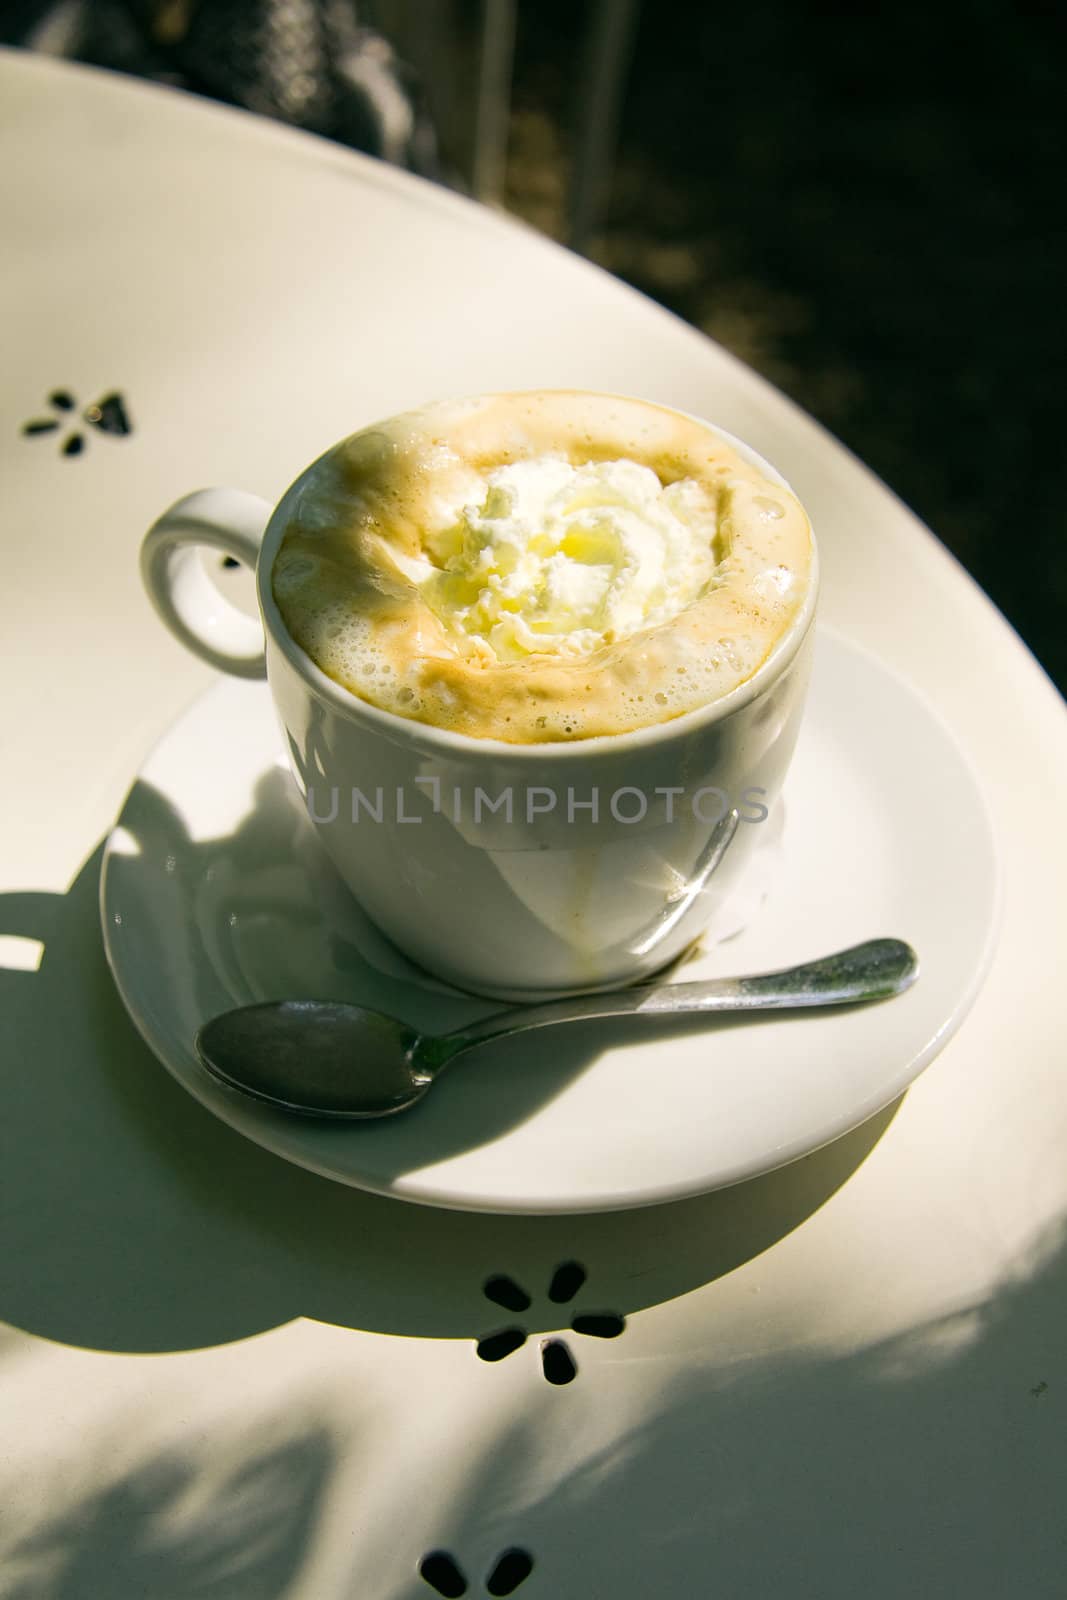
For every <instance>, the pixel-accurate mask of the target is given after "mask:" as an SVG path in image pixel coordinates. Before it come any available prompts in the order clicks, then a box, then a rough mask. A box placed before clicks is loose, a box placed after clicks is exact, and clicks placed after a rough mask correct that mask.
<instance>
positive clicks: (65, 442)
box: [22, 389, 133, 456]
mask: <svg viewBox="0 0 1067 1600" xmlns="http://www.w3.org/2000/svg"><path fill="white" fill-rule="evenodd" d="M48 404H49V405H50V406H51V408H52V412H53V415H51V416H47V417H31V418H30V420H29V421H28V422H24V423H23V424H22V432H23V433H24V434H25V435H26V437H27V438H31V439H34V438H37V437H38V436H40V435H42V434H46V433H58V434H61V438H60V441H59V451H60V454H61V455H64V456H80V455H81V453H82V451H83V450H84V449H85V445H86V442H87V441H86V435H85V434H84V433H82V432H81V431H80V430H79V429H78V428H77V427H75V429H74V431H73V432H69V433H68V432H64V431H63V430H64V428H65V426H66V425H67V424H68V423H70V422H72V421H73V420H74V419H73V413H74V412H75V410H76V409H77V405H78V402H77V400H75V398H74V396H73V395H72V394H71V392H70V390H69V389H53V390H52V392H51V394H50V395H49V396H48ZM81 415H82V420H83V421H85V422H87V423H89V425H90V427H93V428H96V429H97V430H98V431H99V432H100V433H109V434H112V435H114V436H115V437H116V438H124V437H125V436H126V435H127V434H129V433H132V432H133V423H132V422H131V421H130V415H129V412H128V411H127V409H126V402H125V400H124V399H123V397H122V395H121V394H119V392H118V390H117V389H116V390H112V392H111V393H110V394H105V395H102V396H101V397H100V399H99V400H94V401H93V402H92V404H91V405H87V406H86V407H85V408H84V409H83V411H82V414H81Z"/></svg>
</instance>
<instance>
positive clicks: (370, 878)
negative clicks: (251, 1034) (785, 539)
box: [141, 424, 818, 1001]
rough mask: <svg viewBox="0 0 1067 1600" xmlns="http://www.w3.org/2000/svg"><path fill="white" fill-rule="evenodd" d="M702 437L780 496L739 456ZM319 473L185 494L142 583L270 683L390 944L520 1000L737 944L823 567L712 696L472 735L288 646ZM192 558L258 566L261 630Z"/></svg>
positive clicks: (460, 981)
mask: <svg viewBox="0 0 1067 1600" xmlns="http://www.w3.org/2000/svg"><path fill="white" fill-rule="evenodd" d="M702 426H706V427H708V428H709V429H710V431H711V432H713V433H716V434H719V435H720V436H721V437H723V438H725V439H726V440H727V441H728V442H729V443H730V444H731V445H733V447H734V448H735V449H736V450H737V451H738V452H739V454H741V455H742V456H743V457H744V458H745V459H746V460H748V461H749V462H751V463H752V464H753V465H755V466H757V467H758V468H759V469H760V470H761V471H762V472H763V473H764V475H765V476H767V477H768V478H770V479H772V480H773V481H775V482H778V483H782V484H784V482H785V480H784V479H783V478H782V477H781V475H780V474H779V473H778V472H776V471H775V470H774V468H772V467H771V466H770V465H769V464H768V463H767V462H766V461H764V460H763V459H762V458H761V457H760V456H759V455H758V454H757V453H756V452H755V451H753V450H752V449H751V448H750V447H749V446H747V445H745V444H743V443H742V442H741V441H739V440H737V439H735V438H734V437H733V436H732V435H731V434H729V433H726V432H725V431H724V430H723V429H720V428H713V427H711V425H710V424H702ZM312 470H313V467H309V468H308V469H307V470H306V471H305V472H304V473H302V474H301V476H300V477H299V478H298V479H297V480H296V482H295V483H294V484H293V485H292V486H291V487H290V488H289V489H288V490H287V491H286V493H285V495H284V496H283V497H282V499H281V501H280V502H279V504H278V506H277V507H276V508H275V509H274V510H273V511H272V509H271V507H270V506H269V505H268V504H267V503H266V502H265V501H263V500H261V499H259V498H258V497H256V496H254V495H249V494H246V493H244V492H243V491H240V490H234V489H205V490H201V491H199V492H198V493H196V494H191V495H188V496H186V497H185V498H184V499H182V500H180V501H178V502H177V504H176V505H174V506H172V507H171V508H170V510H169V511H166V512H165V513H164V514H163V516H161V517H160V518H159V520H158V521H157V522H156V523H155V524H154V526H153V527H152V528H151V529H150V530H149V532H148V534H147V535H146V537H145V540H144V544H143V547H142V552H141V570H142V576H143V579H144V583H145V587H146V589H147V591H148V594H149V596H150V598H151V599H152V601H153V603H154V605H155V606H156V608H157V610H158V611H159V613H160V615H161V616H162V618H163V620H164V621H165V622H166V623H167V625H168V627H169V628H170V629H171V630H172V632H174V633H175V634H176V636H177V637H178V638H179V639H181V640H182V642H183V643H184V644H186V645H187V646H188V647H189V648H190V649H192V650H193V651H194V652H195V653H196V654H197V655H199V656H201V657H202V658H203V659H205V660H207V661H208V662H210V663H211V664H212V665H214V666H216V667H219V668H221V669H222V670H223V671H226V672H230V673H235V674H237V675H239V676H242V677H251V678H255V677H262V676H263V675H264V674H265V675H266V677H267V680H268V683H269V686H270V691H271V694H272V696H273V699H274V705H275V708H276V711H277V714H278V717H279V720H280V722H281V726H282V731H283V733H284V735H285V739H286V744H287V748H288V752H289V757H290V762H291V765H292V769H293V772H294V775H295V777H296V780H297V783H298V784H299V786H300V790H301V792H302V794H303V796H304V800H305V804H306V806H307V808H308V812H309V815H310V816H311V818H312V821H313V822H314V823H315V826H316V829H317V831H318V834H319V837H320V839H321V840H322V843H323V845H324V846H325V848H326V850H327V852H328V854H329V855H330V857H331V859H332V861H333V863H334V865H335V866H336V868H337V870H338V871H339V873H340V874H341V876H342V878H344V880H345V881H346V883H347V884H348V885H349V887H350V888H351V890H352V891H353V893H354V894H355V895H356V896H357V898H358V899H359V901H360V903H361V905H362V906H363V908H364V909H365V910H366V911H367V913H368V914H369V915H370V916H371V917H372V918H373V920H374V921H375V922H376V923H377V924H378V926H379V927H380V928H381V929H382V930H383V932H384V933H385V934H386V935H388V937H389V938H391V939H392V940H393V941H394V942H395V943H396V944H397V945H398V946H399V947H400V948H401V949H402V950H403V951H404V952H405V953H406V954H407V955H409V956H410V957H412V958H413V959H414V960H415V961H417V962H419V963H420V964H421V965H423V966H424V967H426V968H428V969H429V970H431V971H432V972H434V973H436V974H438V975H439V976H440V977H443V978H445V979H447V980H448V981H450V982H452V983H454V984H456V985H458V986H459V987H461V988H464V989H470V990H473V991H474V992H476V993H479V994H486V995H491V996H496V997H499V998H502V999H508V1000H520V1001H521V1000H533V999H539V998H543V997H545V996H548V995H556V994H563V993H574V992H578V991H581V990H584V989H595V988H603V987H612V986H615V985H618V984H622V983H627V982H630V981H633V980H635V979H641V978H645V977H647V976H649V975H650V974H652V973H654V972H656V971H657V970H658V969H660V968H662V967H664V966H666V965H668V964H669V963H670V962H671V961H673V960H674V959H675V958H676V957H677V956H678V955H679V954H680V953H681V952H682V951H683V950H684V949H685V948H686V946H687V945H689V944H690V943H691V942H692V941H693V940H694V939H695V938H696V936H697V935H698V934H700V933H701V932H702V931H704V930H705V929H709V930H710V931H711V932H712V933H713V934H714V933H716V932H717V933H718V934H719V936H722V935H723V934H724V933H725V932H727V931H734V929H735V928H736V926H737V922H738V911H737V904H738V897H739V896H743V895H744V892H745V883H746V881H747V880H748V878H749V874H750V873H751V871H752V861H753V857H754V856H755V855H756V854H757V853H758V852H759V850H760V846H761V845H765V844H767V843H768V842H769V840H770V839H771V837H772V836H773V834H774V831H775V829H774V823H775V820H776V807H777V805H778V802H779V797H780V793H781V788H782V783H783V780H784V778H785V774H786V770H787V768H788V765H789V760H790V757H791V755H792V752H793V746H794V744H795V741H796V736H797V732H798V729H799V724H800V717H801V713H802V709H803V702H804V695H805V689H806V685H807V678H808V671H809V667H810V657H811V645H812V640H813V629H812V622H813V618H814V614H815V604H816V595H817V588H818V571H817V559H816V557H815V555H814V552H813V558H812V566H811V572H810V577H809V580H808V586H807V590H806V593H805V597H804V601H803V604H802V606H801V607H800V609H799V610H798V612H797V614H796V615H795V616H794V618H793V620H792V621H791V622H790V624H789V625H788V627H787V628H786V629H785V631H784V632H783V633H782V634H781V635H780V636H779V638H778V639H777V641H776V642H775V644H774V647H773V648H772V650H771V652H770V654H769V655H768V656H767V658H766V659H765V660H764V661H763V663H762V664H761V665H760V667H759V668H758V669H757V671H756V672H755V673H754V674H753V675H752V676H751V677H750V678H748V679H747V680H746V681H745V682H743V683H741V684H740V685H739V686H738V687H736V688H735V689H733V690H732V691H731V692H730V693H728V694H726V695H724V696H722V697H721V698H720V699H717V700H714V701H712V702H711V703H709V704H708V705H706V706H704V707H702V708H700V709H698V710H695V711H690V712H687V713H685V714H684V715H682V716H678V717H674V718H672V719H671V720H669V721H665V722H662V723H656V724H653V725H651V726H648V727H644V728H639V729H636V730H634V731H631V732H624V733H617V734H609V735H602V736H599V737H594V738H588V739H575V740H569V741H566V742H562V741H561V742H554V743H538V744H514V743H507V742H504V741H503V740H496V739H483V738H474V737H471V736H468V735H466V734H461V733H455V732H452V731H449V730H446V729H443V728H439V727H436V726H432V725H429V724H426V723H420V722H417V721H413V720H411V719H409V718H406V717H401V716H397V715H395V714H394V713H392V712H389V711H384V710H381V709H379V708H378V707H376V706H373V705H371V704H369V703H368V702H367V701H364V700H362V699H360V698H359V697H357V696H356V695H354V694H352V693H351V692H350V691H349V690H347V689H345V688H343V687H342V686H341V685H340V684H338V683H336V682H335V681H334V680H333V679H332V678H330V677H328V676H327V675H326V674H325V673H324V672H322V671H321V670H320V668H319V667H318V666H317V665H316V664H315V662H314V661H313V660H312V659H311V658H310V657H309V656H308V655H307V654H306V653H305V651H304V650H303V649H302V648H301V647H300V646H299V645H298V644H297V643H296V642H295V641H294V639H293V638H292V637H291V635H290V634H289V633H288V631H287V629H286V627H285V624H284V622H283V621H282V618H281V615H280V613H279V611H278V607H277V605H276V603H275V600H274V595H273V593H272V587H271V572H272V568H273V565H274V560H275V557H276V556H277V553H278V548H279V545H280V543H281V539H282V536H283V533H284V531H285V528H286V524H287V521H288V517H289V514H290V510H291V508H292V506H293V505H294V503H295V499H296V497H297V495H298V494H299V492H300V490H301V488H302V486H303V484H304V481H305V479H306V477H307V476H308V474H309V473H310V472H311V471H312ZM785 486H786V487H788V485H785ZM198 546H199V547H208V548H210V549H214V550H218V551H221V552H223V553H224V554H226V555H231V556H234V557H236V559H237V560H238V561H241V562H243V563H245V564H246V565H248V566H249V567H252V568H254V569H255V571H256V587H257V595H258V601H259V609H260V616H261V619H262V626H261V625H260V623H258V622H256V621H255V620H254V619H253V618H251V617H248V616H246V615H244V614H243V613H241V612H240V611H238V610H237V609H236V608H235V607H234V606H233V605H231V604H230V602H229V601H227V600H225V599H224V598H223V597H222V596H221V595H220V594H219V592H218V590H217V589H216V588H215V586H214V584H213V583H212V582H211V580H210V578H209V577H208V575H207V573H206V571H205V570H204V567H203V565H202V563H201V561H200V559H199V556H198V553H197V547H198Z"/></svg>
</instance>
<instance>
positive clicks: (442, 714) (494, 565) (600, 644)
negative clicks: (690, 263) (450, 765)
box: [272, 391, 813, 743]
mask: <svg viewBox="0 0 1067 1600" xmlns="http://www.w3.org/2000/svg"><path fill="white" fill-rule="evenodd" d="M812 559H813V551H812V540H811V531H810V527H809V525H808V521H807V518H806V517H805V515H804V512H803V510H802V508H801V507H800V505H799V504H798V502H797V501H796V500H795V499H794V497H793V496H792V495H791V494H790V493H789V492H788V491H787V490H786V489H784V488H783V487H782V486H781V485H780V484H778V483H776V482H772V481H770V480H768V479H767V478H766V477H764V475H763V474H762V473H760V472H759V471H758V470H757V469H756V468H754V467H752V466H750V465H749V463H748V462H746V461H745V460H743V458H742V457H741V456H740V455H739V454H738V453H737V452H736V451H735V450H734V448H733V447H732V446H731V445H730V444H729V443H728V442H727V441H726V440H724V439H722V438H721V437H720V436H719V435H717V434H716V433H714V432H713V431H712V430H711V429H709V428H706V427H704V426H703V425H702V424H699V423H697V422H693V421H691V420H690V419H689V418H686V417H683V416H681V415H679V414H678V413H675V412H671V411H667V410H666V409H664V408H662V407H659V406H653V405H650V404H646V403H644V402H639V401H632V400H622V399H617V398H614V397H610V396H604V395H585V394H580V393H575V392H570V391H566V392H562V391H561V392H552V391H549V392H540V393H532V394H516V395H490V396H486V397H483V398H481V399H477V400H471V401H463V402H452V403H448V404H444V405H437V406H429V407H427V408H425V409H424V410H422V411H419V412H412V413H409V414H407V415H405V416H402V417H397V418H394V419H392V420H391V421H389V422H387V423H383V424H380V425H378V426H376V427H374V428H370V429H365V430H364V431H363V432H362V433H359V434H355V435H353V436H352V437H351V438H350V439H348V440H346V441H344V443H343V444H341V445H339V446H337V447H336V448H335V449H334V450H332V451H331V452H329V454H328V455H326V456H324V457H323V458H322V459H321V460H320V461H319V462H318V463H316V465H315V466H314V467H313V468H312V469H311V471H310V473H308V474H306V475H305V478H304V479H303V480H302V483H301V485H300V487H299V490H298V493H297V495H296V496H295V497H294V500H293V502H292V505H291V509H290V514H289V518H288V522H287V525H286V529H285V532H284V536H283V540H282V544H281V547H280V550H279V553H278V557H277V559H276V562H275V566H274V571H273V574H272V581H273V589H274V596H275V599H276V601H277V604H278V607H279V610H280V611H281V613H282V616H283V619H284V621H285V624H286V626H287V628H288V629H289V632H290V633H291V634H292V636H293V637H294V639H295V640H296V641H297V643H298V644H300V645H301V646H302V647H303V648H304V649H305V650H306V651H307V653H308V654H309V655H310V656H311V658H312V659H313V660H314V661H315V662H317V664H318V665H319V666H320V667H321V668H322V670H323V671H324V672H326V673H327V674H328V675H329V676H330V677H332V678H334V679H335V680H336V681H337V682H338V683H340V684H341V685H343V686H344V687H345V688H347V689H349V690H350V691H351V692H352V693H354V694H356V695H358V696H359V697H360V698H362V699H364V700H368V701H370V702H371V703H372V704H374V705H377V706H379V707H381V708H382V709H384V710H388V711H392V712H396V713H399V714H400V715H402V716H407V717H413V718H417V719H419V720H421V721H424V722H428V723H433V724H435V725H437V726H439V727H445V728H450V729H454V730H456V731H459V732H463V733H466V734H471V735H474V736H475V737H483V738H498V739H505V740H508V741H511V742H515V743H529V742H540V741H543V740H551V739H575V738H582V737H589V736H592V735H596V734H605V733H618V732H624V731H626V730H627V729H631V728H637V727H643V726H647V725H648V724H651V723H656V722H662V721H667V720H669V719H671V718H672V717H675V716H678V715H680V714H682V713H683V712H685V711H689V710H692V709H695V708H696V707H698V706H701V705H705V704H707V703H708V702H709V701H712V700H715V699H717V698H719V697H720V696H722V695H724V694H726V693H729V691H730V690H731V689H733V688H735V687H737V685H738V684H740V683H742V682H744V681H745V679H747V678H749V677H751V675H752V674H753V673H754V672H755V671H756V670H757V668H758V667H759V665H760V664H761V662H762V661H763V660H765V659H766V656H767V655H768V654H769V652H770V650H771V649H772V648H773V646H774V644H775V642H776V641H777V639H778V638H779V637H780V636H781V635H782V633H783V632H784V631H785V630H786V629H787V628H788V626H789V624H790V622H791V621H792V619H793V617H794V616H795V615H796V612H797V611H798V610H799V608H800V607H801V605H802V604H803V600H804V596H805V594H806V592H807V585H808V580H809V577H810V574H811V567H812Z"/></svg>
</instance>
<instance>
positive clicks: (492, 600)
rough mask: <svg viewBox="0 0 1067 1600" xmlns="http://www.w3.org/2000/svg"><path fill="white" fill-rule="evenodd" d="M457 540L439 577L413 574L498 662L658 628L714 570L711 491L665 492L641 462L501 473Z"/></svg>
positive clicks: (513, 467) (586, 649) (522, 467)
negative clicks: (453, 551)
mask: <svg viewBox="0 0 1067 1600" xmlns="http://www.w3.org/2000/svg"><path fill="white" fill-rule="evenodd" d="M452 539H453V540H454V541H455V544H456V547H457V548H456V550H455V553H454V554H453V555H451V556H450V557H449V558H448V559H447V560H446V561H445V562H444V565H443V567H441V568H437V567H435V566H433V565H432V564H431V563H430V562H429V561H424V562H423V563H422V564H421V570H420V567H419V564H418V563H411V564H409V566H408V568H407V570H408V572H409V574H410V576H411V577H412V578H413V579H414V580H415V581H416V582H417V584H418V587H419V589H420V591H421V593H422V595H423V598H424V599H425V600H426V603H427V604H428V605H429V606H430V608H431V609H432V610H433V611H434V612H435V614H436V615H437V616H438V617H440V618H441V620H442V621H443V622H444V623H445V624H446V626H447V627H448V628H449V629H450V630H451V631H453V632H455V633H458V634H461V635H464V636H465V637H466V638H467V639H469V640H470V641H472V643H473V644H474V647H475V649H476V650H478V649H481V650H482V651H483V652H484V653H486V654H487V655H488V656H489V657H490V658H491V659H493V660H497V661H520V660H522V659H523V658H524V657H526V656H529V655H531V654H533V653H535V652H544V651H548V652H550V653H553V654H558V655H561V656H581V655H588V654H589V653H590V652H591V651H593V650H596V649H598V648H599V647H600V646H601V645H605V644H612V643H614V642H615V641H616V640H619V639H624V638H626V637H627V636H628V635H629V634H631V633H634V632H636V630H637V629H638V628H647V627H656V626H658V625H659V624H660V623H661V622H666V620H667V619H668V618H669V617H673V616H675V615H676V614H677V613H678V612H679V611H681V610H683V609H684V608H685V607H686V606H687V605H689V604H690V603H691V602H692V601H693V600H695V599H696V598H697V596H698V595H699V594H700V593H701V592H702V590H703V589H704V588H705V587H706V586H707V584H708V583H710V582H711V581H712V579H713V578H714V576H715V571H716V567H717V564H718V553H717V538H716V509H715V502H714V500H713V498H712V496H711V495H710V494H709V492H708V491H707V489H706V488H704V487H703V486H702V485H701V484H699V483H695V482H693V481H692V480H690V479H683V480H681V481H680V482H677V483H672V484H669V485H668V486H667V487H666V488H665V487H664V486H663V484H662V483H661V482H660V480H659V478H658V477H657V476H656V474H655V473H654V472H653V471H652V469H651V467H644V466H640V465H639V464H638V463H637V462H634V461H597V462H589V463H587V464H585V465H583V466H578V467H575V466H572V465H571V464H570V462H568V461H567V460H566V459H565V458H564V457H562V456H554V455H549V456H537V457H534V458H533V459H532V460H526V461H516V462H512V463H509V464H508V465H506V466H502V467H498V468H496V469H495V470H494V471H492V472H490V473H489V474H488V475H487V477H486V480H485V493H484V496H483V497H482V498H481V499H480V501H475V502H473V503H471V504H469V505H467V506H464V508H463V510H462V512H461V513H460V515H459V517H458V518H457V522H456V526H455V528H454V530H453V532H452Z"/></svg>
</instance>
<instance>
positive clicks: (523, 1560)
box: [419, 1547, 534, 1600]
mask: <svg viewBox="0 0 1067 1600" xmlns="http://www.w3.org/2000/svg"><path fill="white" fill-rule="evenodd" d="M533 1564H534V1563H533V1556H532V1555H531V1554H530V1553H529V1551H528V1550H520V1549H518V1548H517V1547H513V1548H512V1549H510V1550H505V1551H504V1552H503V1553H502V1554H501V1555H499V1556H497V1558H496V1560H495V1561H494V1562H493V1566H492V1569H491V1571H490V1573H489V1576H488V1577H487V1578H486V1580H485V1590H486V1593H487V1594H491V1595H505V1594H514V1593H515V1590H516V1589H517V1588H518V1587H519V1585H520V1584H523V1583H525V1582H526V1579H527V1578H528V1577H529V1576H530V1573H531V1572H532V1571H533ZM419 1576H420V1577H421V1578H422V1579H423V1580H424V1581H425V1582H426V1583H428V1584H429V1586H430V1588H431V1589H433V1590H434V1591H435V1593H437V1594H440V1595H446V1596H447V1597H448V1600H457V1597H458V1596H459V1595H464V1594H468V1593H469V1592H470V1585H469V1584H468V1583H467V1579H466V1578H465V1577H464V1575H463V1571H462V1569H461V1567H460V1565H459V1563H458V1561H457V1560H456V1558H455V1557H454V1556H452V1555H450V1554H449V1553H448V1551H447V1550H432V1551H431V1552H430V1554H429V1555H428V1556H423V1558H422V1560H421V1561H420V1563H419Z"/></svg>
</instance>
